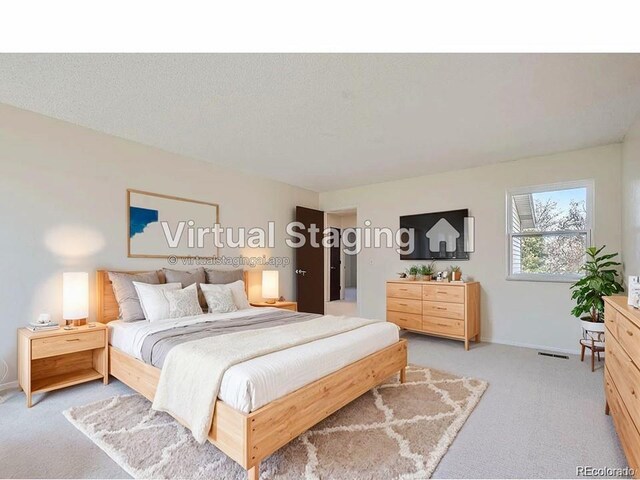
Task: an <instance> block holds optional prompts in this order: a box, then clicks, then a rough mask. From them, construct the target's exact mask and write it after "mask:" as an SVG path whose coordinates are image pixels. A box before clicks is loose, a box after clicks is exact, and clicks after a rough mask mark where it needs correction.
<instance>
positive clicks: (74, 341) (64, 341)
mask: <svg viewBox="0 0 640 480" xmlns="http://www.w3.org/2000/svg"><path fill="white" fill-rule="evenodd" d="M104 335H105V332H104V330H102V331H97V332H82V333H74V334H70V335H59V336H52V337H44V338H35V339H33V341H32V344H31V358H32V359H34V360H35V359H37V358H45V357H53V356H56V355H63V354H65V353H72V352H80V351H83V350H93V349H94V348H101V347H104V346H105V338H104Z"/></svg>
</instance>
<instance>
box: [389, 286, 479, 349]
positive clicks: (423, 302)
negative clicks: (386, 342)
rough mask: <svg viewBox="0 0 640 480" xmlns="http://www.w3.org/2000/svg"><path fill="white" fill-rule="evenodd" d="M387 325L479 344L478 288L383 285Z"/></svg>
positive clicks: (465, 343)
mask: <svg viewBox="0 0 640 480" xmlns="http://www.w3.org/2000/svg"><path fill="white" fill-rule="evenodd" d="M387 321H388V322H393V323H395V324H396V325H398V326H399V327H400V328H404V329H406V330H411V331H412V332H419V333H425V334H428V335H437V336H441V337H447V338H454V339H456V340H463V341H464V348H465V350H469V340H474V341H479V340H480V284H479V283H478V282H466V283H458V282H451V283H442V282H421V281H410V280H393V281H389V282H387Z"/></svg>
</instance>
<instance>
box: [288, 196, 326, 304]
mask: <svg viewBox="0 0 640 480" xmlns="http://www.w3.org/2000/svg"><path fill="white" fill-rule="evenodd" d="M296 221H297V222H300V223H302V224H303V225H304V226H305V231H304V232H300V233H302V234H304V237H305V240H306V241H305V244H304V246H302V247H299V248H297V249H296V268H295V272H296V287H297V292H298V299H297V300H298V310H299V311H300V312H308V313H320V314H324V249H323V248H322V231H323V230H324V212H322V211H320V210H313V209H312V208H305V207H296ZM311 225H315V227H316V228H317V229H318V230H319V232H320V233H318V234H317V235H316V236H315V241H316V242H317V244H318V245H317V246H316V247H314V246H313V245H312V244H311V240H310V237H311V235H310V233H309V227H310V226H311Z"/></svg>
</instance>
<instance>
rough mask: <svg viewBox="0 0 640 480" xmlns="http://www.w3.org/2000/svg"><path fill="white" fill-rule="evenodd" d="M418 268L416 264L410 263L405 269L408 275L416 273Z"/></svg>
mask: <svg viewBox="0 0 640 480" xmlns="http://www.w3.org/2000/svg"><path fill="white" fill-rule="evenodd" d="M418 270H419V266H418V265H411V266H410V267H409V268H408V269H407V273H408V274H409V275H418Z"/></svg>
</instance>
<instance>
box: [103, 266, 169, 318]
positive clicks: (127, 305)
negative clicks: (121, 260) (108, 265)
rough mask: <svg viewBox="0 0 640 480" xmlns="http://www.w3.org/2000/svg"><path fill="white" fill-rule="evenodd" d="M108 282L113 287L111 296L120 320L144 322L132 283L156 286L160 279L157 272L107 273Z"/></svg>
mask: <svg viewBox="0 0 640 480" xmlns="http://www.w3.org/2000/svg"><path fill="white" fill-rule="evenodd" d="M109 280H111V285H112V287H113V294H114V295H115V297H116V302H118V307H119V309H120V318H121V319H122V320H123V321H125V322H134V321H136V320H144V318H145V316H144V311H143V310H142V306H141V305H140V299H139V298H138V292H137V291H136V288H135V287H134V286H133V282H134V281H136V282H140V283H147V284H158V283H160V279H159V278H158V273H157V272H144V273H120V272H109Z"/></svg>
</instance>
